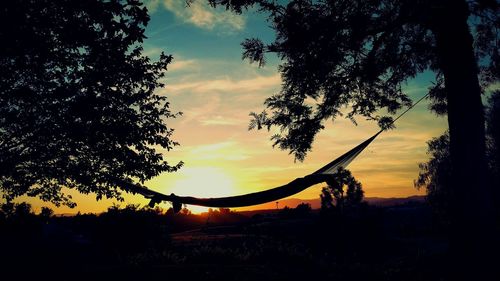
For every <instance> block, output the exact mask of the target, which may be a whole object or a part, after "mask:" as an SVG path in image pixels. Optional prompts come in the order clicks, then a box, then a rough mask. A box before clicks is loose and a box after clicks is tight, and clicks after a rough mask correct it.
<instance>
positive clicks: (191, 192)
mask: <svg viewBox="0 0 500 281" xmlns="http://www.w3.org/2000/svg"><path fill="white" fill-rule="evenodd" d="M180 173H181V174H182V175H180V177H179V179H177V180H176V181H175V182H174V183H173V184H172V188H169V191H170V192H173V193H174V194H176V195H182V196H196V197H207V198H208V197H224V196H231V195H234V193H235V188H234V180H233V178H232V177H231V176H230V175H229V174H227V173H226V172H225V171H224V170H223V169H221V168H215V167H193V168H184V169H182V171H181V172H180ZM188 208H189V210H190V211H192V212H194V213H201V212H205V211H207V210H208V208H206V207H200V206H188Z"/></svg>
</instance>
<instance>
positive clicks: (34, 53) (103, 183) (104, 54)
mask: <svg viewBox="0 0 500 281" xmlns="http://www.w3.org/2000/svg"><path fill="white" fill-rule="evenodd" d="M0 19H1V21H2V23H1V25H0V26H1V27H0V38H1V41H2V44H1V45H0V53H1V54H2V56H1V57H0V189H1V191H2V195H3V197H4V198H6V199H8V200H11V199H13V198H15V197H18V196H22V195H29V196H36V197H39V198H40V199H42V200H44V201H50V202H52V203H54V204H55V205H60V204H65V205H68V206H74V205H75V204H74V202H72V200H71V197H70V196H69V195H66V194H65V192H63V188H64V187H66V188H69V189H76V190H78V191H79V192H81V193H84V194H88V193H95V194H96V197H97V199H100V198H102V197H108V198H118V199H121V192H120V190H119V189H117V184H116V181H115V180H116V179H120V180H128V181H131V180H139V181H145V180H147V179H150V178H152V177H154V176H156V175H158V174H159V173H161V172H173V171H175V170H177V169H178V168H179V167H180V166H181V165H182V163H177V164H174V165H171V164H169V163H168V162H167V161H165V159H163V155H162V152H163V151H167V150H170V149H172V148H173V147H174V146H176V145H177V143H176V142H175V141H173V140H172V139H171V136H172V133H173V129H172V128H170V127H169V126H167V123H166V120H167V119H168V118H175V117H176V116H178V115H179V113H175V112H172V111H171V110H170V108H169V103H168V101H167V99H166V97H165V96H162V95H159V94H158V93H157V92H155V90H156V89H159V88H161V87H163V86H164V85H163V83H162V78H163V77H164V75H165V71H166V69H167V66H168V64H169V63H170V62H171V60H172V56H169V55H165V54H163V53H162V54H161V55H160V57H159V60H158V61H151V60H150V59H149V58H148V57H146V56H145V55H144V54H143V48H142V42H143V40H144V39H145V35H144V30H145V27H146V25H147V23H148V21H149V16H148V14H147V10H146V8H145V7H143V6H142V4H141V3H140V2H139V1H136V0H127V1H118V0H111V1H102V0H82V1H71V0H61V1H49V0H40V1H30V0H20V1H14V2H13V1H8V2H5V3H3V4H2V9H1V10H0Z"/></svg>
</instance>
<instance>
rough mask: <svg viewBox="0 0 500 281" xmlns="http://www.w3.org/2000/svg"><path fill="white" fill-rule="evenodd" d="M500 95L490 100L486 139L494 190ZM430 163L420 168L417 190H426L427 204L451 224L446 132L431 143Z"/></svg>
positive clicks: (498, 176)
mask: <svg viewBox="0 0 500 281" xmlns="http://www.w3.org/2000/svg"><path fill="white" fill-rule="evenodd" d="M499 109H500V91H495V92H493V93H492V94H491V96H490V97H489V99H488V106H487V110H486V128H487V131H486V139H487V156H488V164H489V165H488V167H489V176H490V177H491V179H492V181H493V186H499V185H498V183H500V169H499V164H498V163H500V162H499V159H500V150H499V146H498V145H499V144H500V133H499V126H500V110H499ZM427 154H428V155H429V160H428V161H427V162H424V163H420V164H419V165H418V167H419V169H420V171H419V175H418V178H417V179H416V180H415V187H416V188H425V189H426V192H427V200H428V202H429V203H430V204H431V206H432V207H433V209H434V211H435V212H436V213H437V214H438V216H439V218H440V220H441V222H444V223H448V222H449V218H450V217H449V216H450V213H449V212H450V206H449V200H448V198H449V197H450V192H451V189H452V186H451V184H452V181H451V157H450V135H449V133H448V131H446V132H445V133H444V134H443V135H441V136H439V137H436V138H433V139H431V140H430V141H428V142H427ZM494 195H495V196H494V197H495V200H494V201H495V202H497V203H498V202H499V201H498V200H499V199H498V198H499V197H498V195H499V192H498V190H496V189H494Z"/></svg>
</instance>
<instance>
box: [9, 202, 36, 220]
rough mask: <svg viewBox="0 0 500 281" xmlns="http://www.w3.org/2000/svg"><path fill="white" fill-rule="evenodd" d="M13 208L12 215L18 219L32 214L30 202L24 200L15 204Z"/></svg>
mask: <svg viewBox="0 0 500 281" xmlns="http://www.w3.org/2000/svg"><path fill="white" fill-rule="evenodd" d="M14 208H15V210H14V216H16V218H19V219H22V218H27V217H29V216H31V215H33V214H34V213H33V209H32V207H31V204H29V203H26V202H22V203H18V204H15V205H14Z"/></svg>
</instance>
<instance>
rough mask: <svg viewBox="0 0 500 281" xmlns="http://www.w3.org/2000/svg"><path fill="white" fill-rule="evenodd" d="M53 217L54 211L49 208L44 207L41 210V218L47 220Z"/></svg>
mask: <svg viewBox="0 0 500 281" xmlns="http://www.w3.org/2000/svg"><path fill="white" fill-rule="evenodd" d="M53 215H54V210H52V209H51V208H49V207H42V209H41V210H40V216H41V217H43V218H45V219H48V218H51V217H52V216H53Z"/></svg>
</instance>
